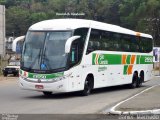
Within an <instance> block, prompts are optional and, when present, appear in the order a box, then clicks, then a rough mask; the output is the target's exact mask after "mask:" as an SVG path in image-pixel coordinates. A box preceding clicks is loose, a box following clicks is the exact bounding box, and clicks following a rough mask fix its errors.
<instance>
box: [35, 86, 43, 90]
mask: <svg viewBox="0 0 160 120" xmlns="http://www.w3.org/2000/svg"><path fill="white" fill-rule="evenodd" d="M35 88H36V89H43V88H44V87H43V85H35Z"/></svg>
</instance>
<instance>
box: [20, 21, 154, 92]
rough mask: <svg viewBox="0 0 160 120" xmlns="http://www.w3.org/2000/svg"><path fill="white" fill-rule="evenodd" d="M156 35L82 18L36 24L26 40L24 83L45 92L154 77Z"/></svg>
mask: <svg viewBox="0 0 160 120" xmlns="http://www.w3.org/2000/svg"><path fill="white" fill-rule="evenodd" d="M152 48H153V39H152V36H151V35H148V34H144V33H139V32H135V31H132V30H129V29H126V28H122V27H120V26H116V25H111V24H106V23H101V22H97V21H92V20H82V19H53V20H46V21H42V22H39V23H36V24H34V25H32V26H31V27H30V28H29V30H28V32H27V34H26V36H25V41H24V45H23V51H22V59H21V67H20V77H19V83H20V87H21V88H22V89H27V90H34V91H40V92H43V93H44V95H50V94H52V93H60V92H72V91H81V92H82V93H83V95H88V94H90V92H91V90H92V89H95V88H102V87H108V86H116V85H124V84H129V85H130V87H132V88H136V87H140V86H141V85H142V83H143V82H145V81H148V80H150V79H151V78H152V70H153V64H152V63H153V51H152Z"/></svg>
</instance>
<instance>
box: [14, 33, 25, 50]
mask: <svg viewBox="0 0 160 120" xmlns="http://www.w3.org/2000/svg"><path fill="white" fill-rule="evenodd" d="M24 38H25V36H20V37H17V38H16V39H14V40H13V43H12V51H13V52H17V48H18V47H20V46H18V42H19V41H24Z"/></svg>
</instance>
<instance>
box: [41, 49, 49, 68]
mask: <svg viewBox="0 0 160 120" xmlns="http://www.w3.org/2000/svg"><path fill="white" fill-rule="evenodd" d="M41 63H42V64H41V65H44V67H45V66H46V68H47V69H48V70H50V69H51V67H50V64H49V59H48V58H47V57H46V47H45V48H44V51H43V55H42V62H41ZM45 63H46V64H45ZM40 68H41V66H40Z"/></svg>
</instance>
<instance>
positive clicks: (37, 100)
mask: <svg viewBox="0 0 160 120" xmlns="http://www.w3.org/2000/svg"><path fill="white" fill-rule="evenodd" d="M17 81H18V78H14V77H7V78H3V77H0V113H12V114H23V113H24V114H29V113H32V114H47V113H48V114H88V113H102V111H103V110H106V109H107V108H110V107H111V106H112V105H114V104H115V103H117V102H119V101H121V100H123V99H125V98H128V97H129V96H132V95H133V94H136V93H138V92H139V91H142V90H143V89H145V88H147V87H149V86H153V85H155V84H159V83H160V79H158V78H154V79H153V80H151V81H149V82H147V83H145V84H144V85H143V87H141V88H137V89H129V88H128V87H127V86H118V87H109V88H103V89H97V90H94V91H93V93H92V94H91V95H90V96H86V97H82V96H80V95H79V94H78V93H67V94H56V95H53V96H51V97H45V96H43V94H42V93H40V92H36V91H26V90H21V89H20V88H19V87H18V83H17Z"/></svg>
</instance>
